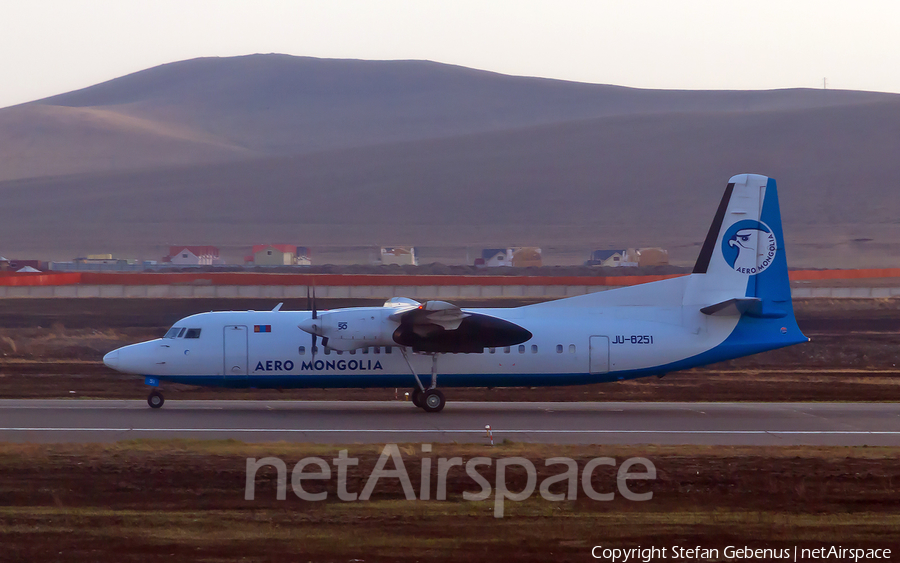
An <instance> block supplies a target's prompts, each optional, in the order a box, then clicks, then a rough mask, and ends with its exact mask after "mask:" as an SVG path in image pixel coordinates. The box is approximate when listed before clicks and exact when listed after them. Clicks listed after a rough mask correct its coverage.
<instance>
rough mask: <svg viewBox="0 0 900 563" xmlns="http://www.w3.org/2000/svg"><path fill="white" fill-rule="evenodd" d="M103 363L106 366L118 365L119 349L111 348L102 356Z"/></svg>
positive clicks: (115, 366)
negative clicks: (110, 350) (111, 349)
mask: <svg viewBox="0 0 900 563" xmlns="http://www.w3.org/2000/svg"><path fill="white" fill-rule="evenodd" d="M103 363H104V364H106V367H109V368H112V369H116V368H117V367H118V366H119V351H118V350H113V351H112V352H110V353H109V354H107V355H105V356H103Z"/></svg>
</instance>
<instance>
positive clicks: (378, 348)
mask: <svg viewBox="0 0 900 563" xmlns="http://www.w3.org/2000/svg"><path fill="white" fill-rule="evenodd" d="M392 348H393V346H385V347H384V353H385V354H390V353H391V349H392ZM525 349H526V347H525V345H524V344H519V353H520V354H524V353H525ZM358 350H359V352H360V353H361V354H368V353H369V350H371V351H372V352H371V353H372V354H380V353H381V346H372V347H368V348H359V349H358ZM485 350H486V351H487V352H488V353H489V354H496V353H497V348H485ZM299 352H300V355H301V356H305V355H306V346H300V348H299ZM314 352H315V353H317V354H318V353H319V347H318V346H316V348H315V349H314ZM331 352H332V350H331V349H330V348H325V355H326V356H327V355H330V354H331ZM356 352H357V350H350V351H349V352H348V354H350V355H351V356H353V355H355V354H356ZM537 352H538V347H537V344H532V345H531V353H532V354H537ZM334 353H335V354H337V355H338V356H340V355H343V353H344V352H343V351H341V350H334ZM503 353H504V354H510V353H512V348H511V347H510V346H506V347H504V348H503ZM556 353H557V354H562V353H563V345H562V344H557V345H556ZM569 353H570V354H574V353H575V345H574V344H569Z"/></svg>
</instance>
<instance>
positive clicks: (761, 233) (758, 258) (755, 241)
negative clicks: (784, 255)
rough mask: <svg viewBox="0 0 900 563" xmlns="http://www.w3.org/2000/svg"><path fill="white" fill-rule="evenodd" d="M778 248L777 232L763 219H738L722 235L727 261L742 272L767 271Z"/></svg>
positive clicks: (752, 273)
mask: <svg viewBox="0 0 900 563" xmlns="http://www.w3.org/2000/svg"><path fill="white" fill-rule="evenodd" d="M777 248H778V245H777V244H776V242H775V233H773V232H772V229H770V228H769V226H768V225H766V224H765V223H763V222H761V221H752V220H749V219H745V220H743V221H738V222H736V223H735V224H733V225H732V226H731V227H729V228H728V230H727V231H725V236H723V237H722V256H724V257H725V262H727V263H728V265H729V266H731V267H732V268H734V270H735V271H736V272H739V273H741V274H748V275H751V276H753V275H756V274H760V273H762V272H763V271H765V270H766V268H768V267H769V266H771V265H772V263H773V262H774V260H775V253H776V252H777Z"/></svg>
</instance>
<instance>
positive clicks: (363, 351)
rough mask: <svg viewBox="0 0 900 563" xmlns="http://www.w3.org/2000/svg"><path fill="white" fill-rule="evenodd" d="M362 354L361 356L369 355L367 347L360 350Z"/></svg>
mask: <svg viewBox="0 0 900 563" xmlns="http://www.w3.org/2000/svg"><path fill="white" fill-rule="evenodd" d="M362 353H363V354H368V353H369V347H368V346H366V347H365V348H363V349H362Z"/></svg>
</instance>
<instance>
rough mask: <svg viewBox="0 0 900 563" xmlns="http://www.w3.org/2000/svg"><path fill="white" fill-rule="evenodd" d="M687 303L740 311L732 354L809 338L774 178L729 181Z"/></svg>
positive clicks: (711, 311)
mask: <svg viewBox="0 0 900 563" xmlns="http://www.w3.org/2000/svg"><path fill="white" fill-rule="evenodd" d="M684 303H685V305H693V306H698V305H699V306H700V307H701V308H700V310H701V312H703V313H705V314H707V315H727V316H738V315H739V316H740V321H739V322H738V324H737V326H736V327H735V329H734V332H733V333H732V334H731V336H730V337H729V338H728V339H727V340H726V342H725V343H724V344H725V345H726V346H727V347H731V348H732V351H733V354H731V355H732V357H736V356H738V355H745V354H748V353H755V352H761V351H764V350H770V349H774V348H780V347H782V346H789V345H791V344H797V343H800V342H806V341H807V340H808V339H807V338H806V337H805V336H804V335H803V333H802V332H800V329H799V327H798V326H797V321H796V319H795V318H794V308H793V304H792V303H791V286H790V280H789V279H788V269H787V258H786V256H785V248H784V233H783V232H782V227H781V210H780V208H779V205H778V188H777V186H776V183H775V180H773V179H772V178H767V177H766V176H759V175H756V174H741V175H738V176H734V177H732V178H731V179H730V180H729V182H728V187H727V189H726V191H725V196H724V197H723V198H722V202H721V203H720V204H719V210H718V212H717V213H716V218H715V220H714V221H713V225H712V227H711V228H710V231H709V234H708V235H707V238H706V242H705V243H704V245H703V248H702V249H701V252H700V258H699V259H698V260H697V264H696V266H695V267H694V272H693V273H692V274H691V279H690V280H689V283H688V287H687V290H686V292H685V301H684Z"/></svg>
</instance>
